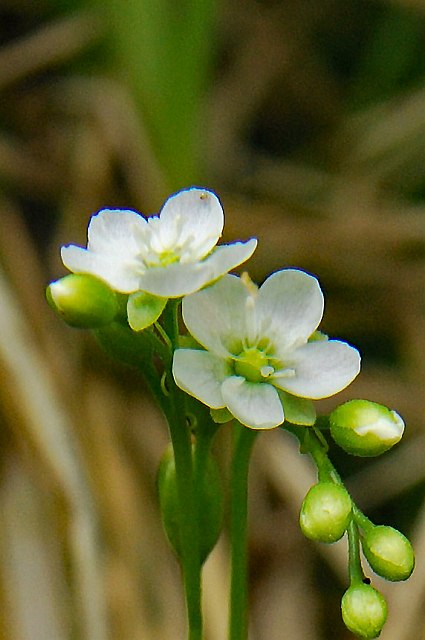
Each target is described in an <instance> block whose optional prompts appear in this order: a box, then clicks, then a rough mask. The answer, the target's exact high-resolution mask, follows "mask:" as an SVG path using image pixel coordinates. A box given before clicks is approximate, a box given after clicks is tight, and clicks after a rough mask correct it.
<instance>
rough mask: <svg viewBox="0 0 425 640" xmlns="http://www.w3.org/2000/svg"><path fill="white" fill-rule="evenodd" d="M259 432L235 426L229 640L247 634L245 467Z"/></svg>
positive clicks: (244, 636) (237, 638)
mask: <svg viewBox="0 0 425 640" xmlns="http://www.w3.org/2000/svg"><path fill="white" fill-rule="evenodd" d="M257 434H258V432H257V431H254V430H252V429H248V428H246V427H243V426H242V425H239V424H237V425H235V433H234V450H233V459H232V468H231V491H232V494H231V504H230V518H231V522H230V536H231V554H232V576H231V586H230V619H229V640H246V638H247V634H248V561H247V547H248V545H247V516H248V504H247V498H248V470H249V461H250V457H251V452H252V448H253V445H254V442H255V438H256V436H257Z"/></svg>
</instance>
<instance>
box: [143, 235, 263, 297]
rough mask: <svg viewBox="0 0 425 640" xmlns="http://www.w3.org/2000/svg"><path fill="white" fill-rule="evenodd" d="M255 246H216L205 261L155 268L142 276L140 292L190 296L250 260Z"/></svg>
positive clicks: (251, 242)
mask: <svg viewBox="0 0 425 640" xmlns="http://www.w3.org/2000/svg"><path fill="white" fill-rule="evenodd" d="M254 243H255V244H256V240H250V241H249V242H247V243H245V244H242V243H240V242H237V243H235V245H224V246H223V247H217V249H215V250H214V251H213V253H212V254H211V256H209V257H208V258H206V259H205V260H203V261H202V262H195V263H182V262H174V263H172V264H169V265H166V266H164V267H161V266H158V267H152V268H150V269H147V270H146V271H145V273H143V274H141V275H140V279H139V281H138V283H139V289H142V290H143V291H147V292H148V293H152V294H153V295H156V296H162V297H166V298H181V297H182V296H186V295H189V294H191V293H194V292H195V291H199V289H202V287H205V286H207V285H208V284H210V283H211V282H214V280H217V278H219V277H220V276H222V275H223V274H224V273H227V271H229V269H233V267H235V266H237V265H238V264H240V263H241V262H243V261H244V260H247V258H248V257H249V256H250V255H251V254H252V252H253V251H254V249H255V244H254ZM247 245H249V246H247ZM216 254H217V255H216Z"/></svg>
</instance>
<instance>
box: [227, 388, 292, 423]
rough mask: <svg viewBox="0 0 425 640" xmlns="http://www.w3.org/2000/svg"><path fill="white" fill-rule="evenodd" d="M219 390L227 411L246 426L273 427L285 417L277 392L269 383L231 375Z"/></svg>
mask: <svg viewBox="0 0 425 640" xmlns="http://www.w3.org/2000/svg"><path fill="white" fill-rule="evenodd" d="M221 392H222V395H223V399H224V401H225V403H226V405H227V407H228V409H229V411H230V412H231V413H232V414H233V415H234V416H235V418H236V419H237V420H239V422H241V423H242V424H244V425H245V426H246V427H251V428H252V429H273V428H274V427H277V426H278V425H280V424H282V422H283V421H284V419H285V416H284V414H283V408H282V403H281V402H280V399H279V395H278V392H277V390H276V389H275V388H274V387H272V386H271V385H270V384H265V383H255V382H247V381H246V380H245V378H240V377H238V376H232V377H230V378H226V380H225V381H224V382H223V384H222V386H221Z"/></svg>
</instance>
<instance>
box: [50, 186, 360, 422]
mask: <svg viewBox="0 0 425 640" xmlns="http://www.w3.org/2000/svg"><path fill="white" fill-rule="evenodd" d="M223 224H224V216H223V210H222V207H221V205H220V202H219V200H218V198H217V197H216V196H215V195H214V194H213V193H212V192H211V191H207V190H203V189H198V188H192V189H186V190H183V191H180V192H178V193H177V194H175V195H173V196H171V197H170V198H168V200H167V201H166V202H165V204H164V206H163V208H162V210H161V212H160V215H159V216H155V217H150V218H148V219H145V218H143V217H142V216H141V215H139V214H138V213H136V212H134V211H126V210H109V209H105V210H103V211H100V212H99V213H98V214H97V215H95V216H93V217H92V219H91V221H90V224H89V229H88V244H87V249H83V248H81V247H77V246H74V245H70V246H67V247H63V248H62V260H63V262H64V264H65V266H66V267H67V268H68V269H69V270H70V271H72V272H74V273H86V274H91V275H94V276H97V277H98V278H100V279H101V280H103V281H105V282H106V283H107V284H109V286H110V287H111V288H112V289H114V290H115V291H118V292H121V293H125V294H129V299H128V316H129V323H130V325H131V326H132V328H133V329H136V330H139V329H141V328H144V327H145V326H147V324H148V323H151V322H153V321H155V320H156V319H157V318H158V317H159V315H160V313H161V312H162V309H163V308H164V306H165V304H166V300H167V298H180V297H183V303H182V307H183V319H184V322H185V324H186V327H187V328H188V330H189V332H190V333H191V335H192V336H193V338H194V339H195V340H196V343H197V344H196V348H193V349H177V350H176V351H175V353H174V360H173V375H174V378H175V381H176V383H177V385H178V386H179V387H181V388H182V389H183V390H184V391H186V392H187V393H189V394H191V395H192V396H194V397H196V398H198V399H199V400H200V401H201V402H203V403H205V404H206V405H207V406H209V407H210V408H211V409H213V410H219V411H218V413H221V415H222V417H223V416H224V417H223V419H225V417H226V415H228V412H230V414H231V416H234V417H235V418H236V419H237V420H239V421H240V422H241V423H242V424H244V425H246V426H248V427H251V428H255V429H268V428H273V427H276V426H278V425H280V424H282V423H283V421H284V420H285V419H287V420H289V421H291V422H295V423H297V424H306V425H309V424H313V423H314V421H315V410H314V407H313V404H312V402H311V400H315V399H319V398H325V397H328V396H331V395H333V394H335V393H338V392H339V391H341V390H342V389H343V388H344V387H346V386H347V385H348V384H349V383H350V382H351V381H352V380H353V379H354V378H355V377H356V375H357V374H358V372H359V369H360V356H359V353H358V351H357V350H356V349H354V348H353V347H351V346H349V345H348V344H346V343H345V342H341V341H338V340H328V339H327V338H326V336H324V335H323V334H320V333H319V332H317V327H318V326H319V323H320V321H321V319H322V315H323V306H324V301H323V294H322V292H321V289H320V286H319V283H318V281H317V280H316V278H314V277H313V276H311V275H308V274H307V273H304V272H303V271H300V270H297V269H284V270H282V271H278V272H276V273H274V274H272V275H271V276H270V277H269V278H267V280H266V281H265V282H264V284H263V285H262V286H261V287H260V288H257V287H256V286H255V285H254V284H253V283H252V282H251V281H250V280H249V278H247V277H242V278H239V277H237V276H233V275H228V272H229V271H230V270H231V269H233V268H234V267H236V266H238V265H239V264H241V263H243V262H245V261H246V260H247V259H248V258H249V257H250V256H251V255H252V253H253V252H254V250H255V247H256V244H257V241H256V240H254V239H252V240H249V241H248V242H245V243H242V242H236V243H233V244H229V245H221V246H218V247H217V246H216V244H217V242H218V240H219V238H220V236H221V233H222V230H223ZM146 300H148V302H149V304H148V305H147V307H149V308H151V309H152V307H154V308H155V311H154V312H153V315H151V316H150V317H149V319H148V320H146V318H142V320H140V317H139V316H138V313H139V312H140V313H141V314H142V316H143V313H144V312H143V307H144V301H146ZM152 301H154V304H152ZM198 346H199V348H198ZM220 410H221V411H220ZM223 410H224V411H223ZM231 416H230V417H231Z"/></svg>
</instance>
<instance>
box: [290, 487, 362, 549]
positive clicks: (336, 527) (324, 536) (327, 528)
mask: <svg viewBox="0 0 425 640" xmlns="http://www.w3.org/2000/svg"><path fill="white" fill-rule="evenodd" d="M350 518H351V498H350V496H349V494H348V492H347V491H346V489H345V488H344V487H342V486H341V485H337V484H333V483H332V482H319V483H318V484H316V485H314V486H313V487H311V489H310V490H309V492H308V493H307V495H306V497H305V498H304V501H303V503H302V506H301V512H300V526H301V531H302V532H303V534H304V535H305V536H306V537H307V538H310V540H318V541H320V542H326V543H332V542H336V541H337V540H339V539H340V538H342V536H343V535H344V532H345V530H346V529H347V527H348V525H349V523H350Z"/></svg>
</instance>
